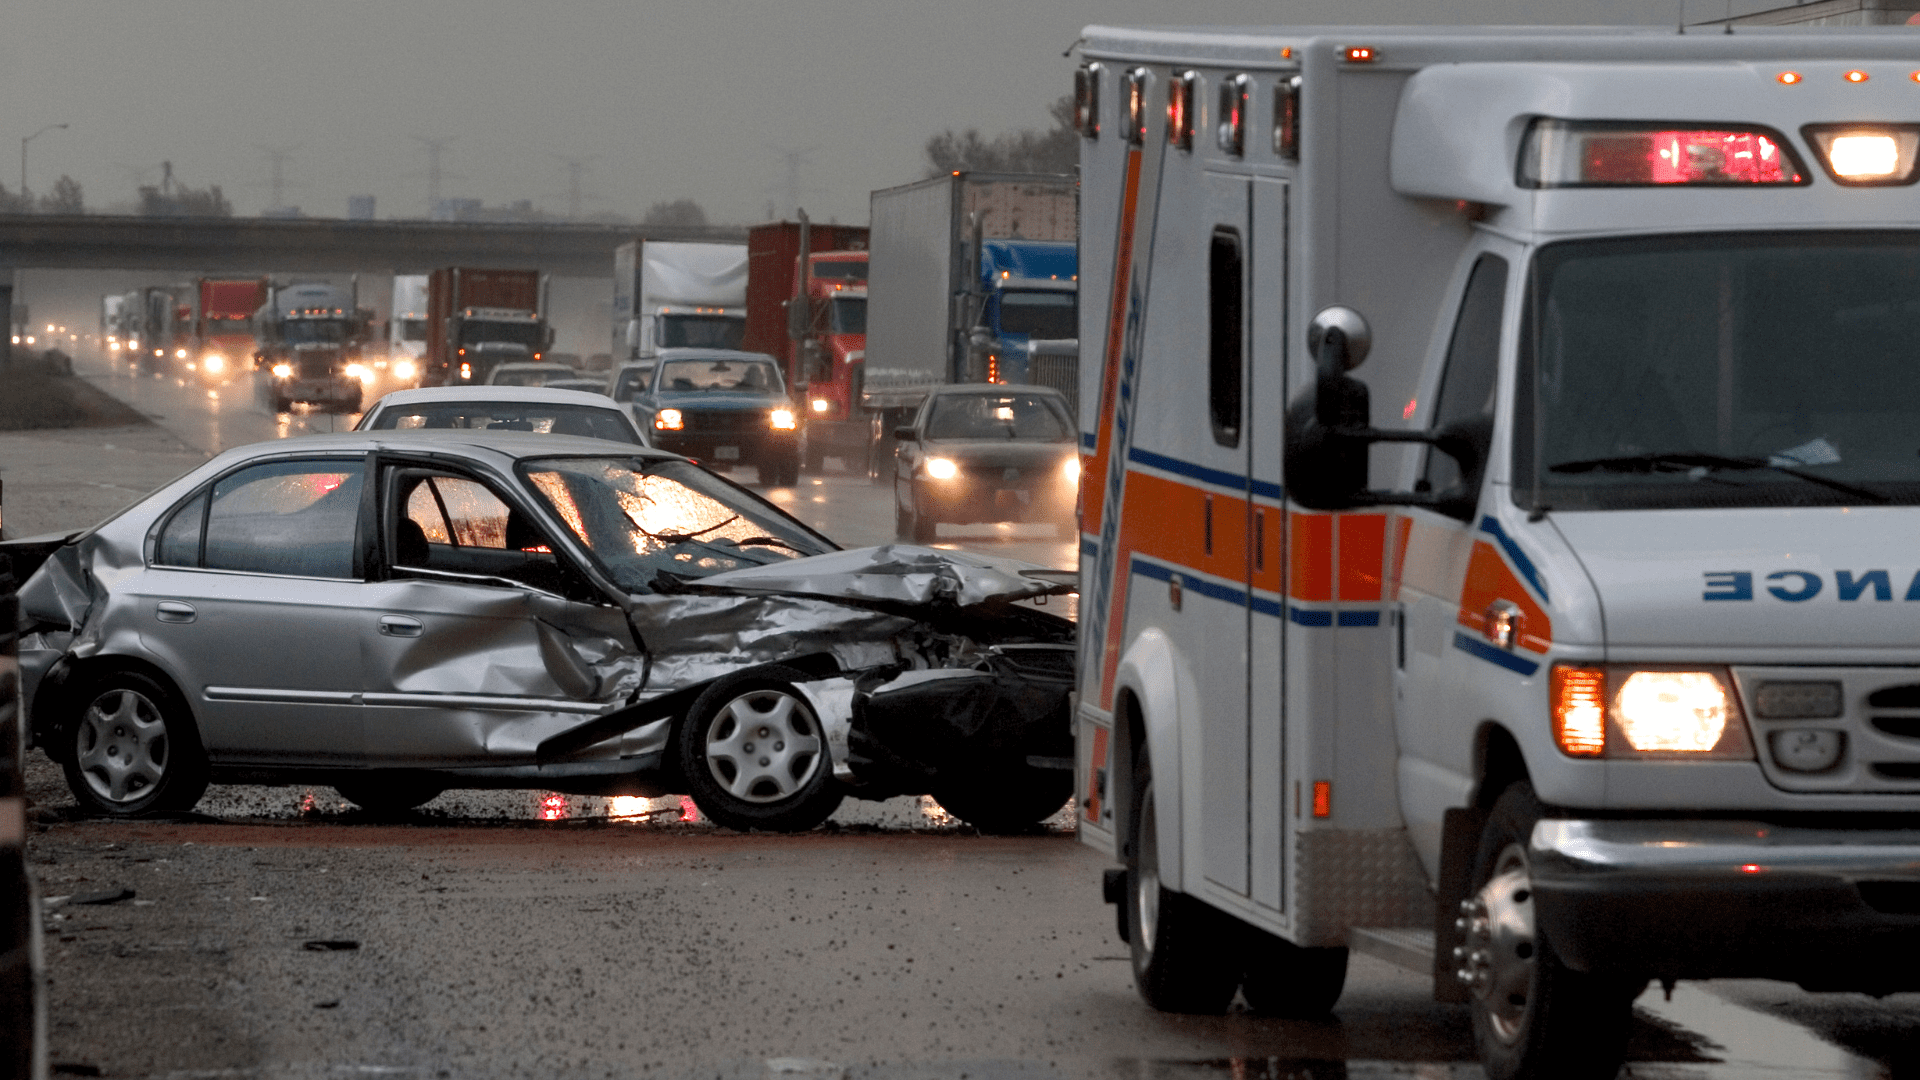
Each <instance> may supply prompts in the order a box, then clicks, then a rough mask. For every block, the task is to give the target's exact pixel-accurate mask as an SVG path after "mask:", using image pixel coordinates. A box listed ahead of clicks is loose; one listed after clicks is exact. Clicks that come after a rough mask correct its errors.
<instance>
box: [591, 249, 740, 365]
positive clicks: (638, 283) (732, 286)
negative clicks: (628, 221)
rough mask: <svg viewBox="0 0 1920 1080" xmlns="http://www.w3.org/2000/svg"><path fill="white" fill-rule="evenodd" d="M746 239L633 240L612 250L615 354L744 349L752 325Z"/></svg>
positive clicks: (636, 356) (635, 356) (629, 357)
mask: <svg viewBox="0 0 1920 1080" xmlns="http://www.w3.org/2000/svg"><path fill="white" fill-rule="evenodd" d="M746 308H747V245H745V244H707V243H693V242H684V241H674V240H633V241H629V242H627V243H625V244H622V245H620V246H619V247H618V248H617V249H615V251H614V253H613V355H614V356H616V357H619V358H621V360H622V361H623V362H625V361H634V360H648V359H651V358H653V357H654V356H655V355H656V354H657V353H658V352H659V351H660V350H661V349H679V348H699V349H738V348H740V347H741V342H742V341H743V340H744V338H745V336H746V328H747V310H746Z"/></svg>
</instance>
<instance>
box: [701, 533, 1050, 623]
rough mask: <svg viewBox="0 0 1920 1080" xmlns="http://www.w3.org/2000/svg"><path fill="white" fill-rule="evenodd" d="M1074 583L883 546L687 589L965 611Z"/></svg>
mask: <svg viewBox="0 0 1920 1080" xmlns="http://www.w3.org/2000/svg"><path fill="white" fill-rule="evenodd" d="M1074 580H1075V578H1074V576H1073V575H1072V574H1071V573H1068V572H1064V571H1059V570H1049V569H1048V568H1046V567H1044V566H1039V565H1036V564H1034V563H1030V562H1022V561H1021V560H1019V559H1003V558H998V557H995V556H992V555H978V554H974V553H973V552H966V551H948V550H943V549H938V548H928V547H918V546H915V545H911V544H881V545H879V546H877V547H865V548H854V549H852V550H850V551H835V552H831V553H829V554H826V555H815V556H812V557H811V558H806V559H794V560H792V561H790V562H783V563H774V564H772V565H769V566H756V567H751V568H749V569H746V570H729V571H727V572H726V573H723V574H715V575H713V576H712V577H706V578H701V579H700V580H699V581H697V582H690V583H689V586H688V587H689V588H692V589H699V590H703V591H704V590H724V591H727V592H734V593H781V594H785V595H793V596H810V597H817V598H821V599H827V600H841V601H855V602H864V603H873V604H882V605H888V606H899V607H945V608H971V607H978V606H981V605H985V604H996V603H1008V602H1011V601H1015V600H1026V599H1031V598H1033V597H1038V596H1051V595H1055V594H1059V593H1068V592H1073V591H1074V590H1075V588H1077V585H1075V584H1073V583H1072V582H1073V581H1074Z"/></svg>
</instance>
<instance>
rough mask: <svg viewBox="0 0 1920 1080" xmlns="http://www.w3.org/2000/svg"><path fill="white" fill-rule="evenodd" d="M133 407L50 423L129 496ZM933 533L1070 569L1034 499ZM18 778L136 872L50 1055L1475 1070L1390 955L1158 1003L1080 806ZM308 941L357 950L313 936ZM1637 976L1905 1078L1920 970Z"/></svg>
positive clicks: (312, 420)
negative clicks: (376, 810)
mask: <svg viewBox="0 0 1920 1080" xmlns="http://www.w3.org/2000/svg"><path fill="white" fill-rule="evenodd" d="M83 370H84V371H85V372H86V373H87V374H88V376H89V377H90V378H93V379H94V380H95V381H96V382H97V383H98V384H99V385H101V386H103V387H105V388H106V389H108V390H109V392H112V393H114V394H115V395H116V396H118V397H121V398H122V400H127V401H129V402H131V403H134V404H135V405H136V407H139V408H141V409H142V411H144V412H147V413H149V414H159V415H158V416H156V417H155V423H156V424H162V425H165V427H166V429H167V431H168V432H170V433H171V434H172V435H173V436H174V437H175V438H177V439H178V440H179V441H180V442H181V443H185V444H186V445H187V446H188V447H192V448H193V449H192V450H190V451H186V452H185V453H175V454H174V455H173V456H172V457H167V456H166V455H164V454H161V453H159V452H157V450H156V451H153V452H149V453H145V454H141V455H139V460H140V461H142V462H146V461H148V460H153V461H158V462H160V463H162V464H164V465H168V466H170V465H172V464H177V459H182V458H189V457H191V456H192V455H193V454H195V453H198V454H204V453H207V452H211V451H215V450H219V449H224V448H226V447H227V446H231V445H239V444H241V443H244V442H249V441H256V440H258V439H261V438H282V437H295V436H297V435H300V434H305V433H308V432H312V431H325V430H329V429H331V428H333V427H335V426H338V427H342V428H344V427H348V426H351V420H352V417H351V416H350V415H346V416H333V415H329V414H325V413H313V412H310V411H307V410H304V409H300V408H296V409H295V410H293V411H292V412H290V413H287V414H275V413H273V412H272V411H271V410H269V409H267V408H266V407H265V405H264V404H263V402H262V401H261V399H260V398H259V397H258V395H257V394H256V393H253V388H252V387H251V386H250V385H248V386H235V385H233V384H229V385H228V386H226V387H205V386H198V385H195V384H192V383H190V382H188V381H187V380H184V379H154V378H152V377H151V376H144V377H139V376H136V375H134V374H133V373H130V372H127V371H124V370H115V369H114V367H113V366H112V365H108V364H98V363H96V364H83ZM209 390H214V391H216V393H215V394H214V395H213V396H209V395H208V391H209ZM115 438H117V439H119V440H120V443H118V444H115V445H113V446H100V445H98V444H88V445H83V441H82V440H81V439H79V438H78V437H75V438H74V439H73V441H71V442H68V443H64V444H61V445H64V446H67V447H71V449H70V450H63V451H60V453H61V454H62V455H64V456H65V457H68V458H71V459H73V460H75V461H82V460H85V455H86V454H93V455H95V458H94V459H93V460H97V461H98V462H99V463H100V467H101V468H102V469H103V470H105V471H103V472H101V473H100V474H99V475H100V479H99V480H98V481H97V482H98V483H101V484H107V485H114V486H113V487H112V494H113V495H114V496H115V497H119V496H121V495H125V494H128V493H131V492H132V491H133V490H134V489H135V488H138V487H140V486H141V485H142V484H150V483H151V482H157V480H153V481H149V480H148V479H147V478H146V476H145V475H144V474H141V473H140V472H139V471H138V470H137V469H134V468H132V467H131V463H130V461H129V459H128V454H127V446H129V445H138V446H142V447H144V446H145V445H146V444H145V443H139V442H137V440H135V439H133V438H130V437H129V436H126V435H116V436H115ZM7 445H11V444H8V443H4V442H0V452H4V447H5V446H7ZM183 449H184V448H183ZM13 464H14V463H13V462H12V461H0V465H5V466H8V467H9V469H10V471H9V472H8V473H7V476H8V483H9V489H8V490H9V491H10V492H12V491H13V490H14V489H15V486H16V485H17V484H19V482H20V472H19V470H18V469H17V468H13ZM51 464H52V463H51V462H49V466H51ZM176 471H177V470H176ZM737 479H740V480H742V481H745V482H752V481H754V480H755V479H756V478H755V477H754V476H753V474H752V472H751V470H743V471H742V472H741V473H740V474H739V475H738V477H737ZM765 493H766V494H767V495H768V497H769V498H770V499H772V500H774V501H775V502H777V503H780V504H781V505H783V506H786V507H787V508H788V509H789V510H790V511H791V512H793V513H795V514H796V515H797V516H799V517H801V518H802V519H803V520H807V521H808V522H809V523H811V524H814V525H815V526H816V527H818V528H821V529H822V530H823V531H825V532H827V533H828V534H829V535H832V536H835V537H836V538H838V539H840V540H841V541H842V542H843V543H847V544H859V543H872V542H881V541H884V540H887V539H890V538H891V537H890V534H891V529H892V517H891V508H890V506H889V505H888V504H887V502H886V492H885V489H884V488H877V487H874V486H872V485H869V484H867V483H866V481H865V480H864V478H861V477H855V476H851V475H846V474H844V473H841V472H839V471H837V470H836V471H833V472H830V473H829V475H827V476H825V477H814V478H804V479H803V481H802V482H801V483H800V484H799V485H797V486H795V487H792V488H772V489H766V492H765ZM82 523H84V522H82ZM939 541H940V543H941V544H943V545H955V546H964V547H968V548H973V549H977V550H987V551H994V552H1001V553H1006V554H1013V555H1017V556H1019V557H1023V558H1029V559H1033V560H1034V561H1037V562H1043V563H1048V564H1050V565H1056V566H1070V565H1072V557H1073V543H1072V539H1071V538H1070V537H1066V536H1060V535H1057V534H1055V533H1053V532H1052V530H1050V529H1048V528H1047V527H1045V526H978V527H969V528H963V529H954V528H951V527H943V528H942V530H941V532H940V534H939ZM33 790H34V791H35V793H36V797H37V798H39V799H40V801H41V802H42V803H43V804H45V805H47V806H48V807H49V808H51V809H52V810H53V811H55V817H56V818H59V819H62V820H61V823H59V824H55V825H53V826H52V829H51V831H49V832H46V833H42V834H40V835H39V836H38V837H37V838H36V841H35V843H36V845H37V847H36V852H37V857H38V858H39V859H40V860H41V861H40V865H41V866H42V867H43V868H44V872H45V874H46V875H47V881H48V886H47V890H46V891H47V892H48V893H49V894H51V895H55V896H59V895H71V894H74V893H82V892H86V891H98V889H102V888H106V887H108V886H110V885H115V884H126V885H128V886H129V887H136V886H137V887H138V888H139V889H140V895H139V900H140V901H142V903H138V904H136V903H135V902H133V901H129V902H128V903H127V904H125V905H116V906H112V907H108V908H64V909H63V908H61V907H59V906H56V909H55V910H54V911H53V914H58V915H61V916H63V917H62V918H60V919H59V920H58V923H57V924H56V925H55V926H54V928H53V931H54V933H53V938H52V939H51V942H50V943H51V944H52V945H53V948H54V955H53V959H54V963H55V971H56V1005H57V1008H56V1049H57V1053H56V1059H57V1060H63V1061H67V1062H69V1063H74V1064H77V1065H82V1066H88V1065H90V1066H94V1067H100V1068H102V1070H103V1071H104V1072H106V1073H107V1074H109V1075H154V1076H159V1075H181V1074H183V1073H185V1072H189V1071H192V1072H196V1073H199V1074H201V1075H247V1076H263V1077H280V1076H288V1077H292V1076H303V1077H304V1076H322V1075H326V1076H336V1075H341V1074H342V1070H346V1071H354V1072H379V1073H383V1074H384V1073H392V1074H394V1075H400V1076H407V1075H420V1076H432V1077H437V1076H440V1075H447V1076H458V1077H463V1076H482V1077H484V1076H494V1075H500V1076H506V1075H525V1074H527V1073H529V1072H541V1073H552V1074H562V1075H569V1076H571V1075H590V1074H591V1075H660V1076H672V1077H680V1076H686V1077H693V1076H696V1075H699V1076H707V1075H712V1076H720V1077H726V1078H728V1080H732V1078H735V1077H752V1078H756V1080H757V1078H760V1077H768V1078H788V1080H791V1078H796V1077H798V1078H802V1080H812V1078H814V1077H820V1078H823V1080H824V1078H828V1077H833V1078H845V1080H852V1078H853V1077H856V1076H858V1077H872V1078H875V1080H879V1078H882V1077H888V1078H891V1077H902V1078H906V1077H915V1078H918V1077H928V1078H932V1077H940V1078H943V1080H944V1078H948V1077H955V1078H957V1077H962V1076H965V1077H968V1078H969V1080H971V1078H978V1077H997V1076H1006V1077H1020V1078H1023V1080H1024V1078H1026V1077H1040V1076H1047V1077H1051V1076H1121V1075H1124V1076H1127V1077H1130V1078H1132V1077H1146V1076H1153V1077H1187V1076H1192V1077H1201V1076H1207V1077H1215V1076H1217V1077H1219V1078H1220V1080H1248V1078H1249V1077H1252V1078H1259V1080H1266V1078H1273V1080H1278V1078H1279V1077H1286V1076H1302V1077H1304V1076H1313V1077H1334V1076H1383V1077H1384V1076H1396V1077H1397V1076H1409V1077H1424V1078H1439V1077H1459V1078H1462V1080H1465V1078H1472V1077H1478V1076H1480V1072H1479V1069H1478V1067H1477V1066H1476V1065H1474V1064H1472V1058H1473V1051H1472V1047H1471V1040H1470V1037H1469V1036H1468V1034H1467V1032H1466V1026H1465V1014H1464V1012H1463V1011H1462V1010H1460V1009H1458V1008H1453V1007H1445V1006H1438V1005H1434V1004H1432V1003H1431V1002H1430V1001H1429V1000H1428V990H1427V981H1426V979H1424V978H1423V977H1421V976H1419V975H1415V974H1412V973H1408V972H1405V971H1402V970H1400V969H1398V968H1394V967H1391V966H1389V965H1386V964H1384V963H1381V962H1379V961H1376V960H1373V959H1371V958H1364V957H1362V958H1357V959H1356V960H1355V965H1354V969H1353V977H1352V982H1351V984H1350V990H1349V993H1348V995H1347V996H1346V998H1344V999H1343V1001H1342V1004H1341V1006H1340V1008H1339V1009H1338V1010H1337V1012H1336V1016H1335V1018H1334V1019H1333V1020H1331V1021H1328V1022H1323V1023H1318V1024H1298V1023H1293V1024H1288V1023H1276V1022H1272V1021H1262V1020H1258V1019H1255V1018H1253V1017H1251V1016H1249V1015H1246V1014H1244V1013H1236V1014H1234V1015H1232V1016H1228V1017H1225V1018H1220V1019H1196V1018H1180V1017H1169V1016H1163V1015H1159V1014H1155V1013H1152V1012H1151V1011H1150V1010H1147V1009H1145V1008H1144V1007H1143V1006H1141V1005H1140V1004H1139V1001H1138V998H1137V996H1135V995H1134V994H1133V991H1132V989H1131V986H1130V984H1129V980H1128V976H1127V971H1126V964H1125V962H1124V960H1123V957H1124V955H1125V946H1124V945H1122V944H1121V943H1120V942H1119V941H1118V940H1117V939H1115V937H1114V935H1113V932H1112V929H1111V923H1112V912H1111V909H1110V908H1107V907H1105V906H1103V905H1101V904H1099V902H1098V894H1097V878H1098V869H1099V867H1100V866H1101V865H1102V860H1101V859H1099V858H1098V857H1097V856H1095V855H1093V854H1092V853H1091V852H1089V851H1087V850H1085V849H1083V848H1081V847H1080V846H1079V845H1078V844H1076V843H1074V842H1073V839H1072V836H1071V825H1070V822H1069V821H1067V820H1066V819H1064V818H1060V819H1056V820H1055V821H1053V822H1051V823H1050V825H1049V828H1048V829H1047V830H1045V831H1044V832H1042V833H1040V834H1038V835H1035V836H1032V837H1024V838H1016V839H1009V840H988V839H985V838H978V837H973V836H971V835H970V832H969V830H966V829H964V828H962V827H960V826H958V825H957V824H956V823H955V822H953V821H952V820H951V819H950V818H946V817H945V815H943V814H942V813H941V812H940V811H939V809H938V807H937V806H936V805H933V804H930V803H928V802H926V801H924V800H917V799H905V800H892V801H890V802H888V803H881V804H869V803H849V804H848V805H847V807H846V808H844V809H843V810H842V811H841V812H840V814H839V815H836V818H835V819H834V822H833V823H832V824H831V825H830V826H829V828H828V829H827V830H824V831H822V832H820V833H816V834H813V835H811V836H808V837H803V838H784V837H782V838H773V837H752V838H747V837H737V836H734V835H732V834H729V833H726V832H724V831H722V830H717V829H714V828H712V827H711V826H709V825H707V824H705V823H702V822H699V821H698V820H697V819H696V816H695V815H691V814H689V813H688V811H687V808H686V807H685V806H684V805H683V804H682V802H681V801H680V800H678V799H662V800H639V799H632V800H604V799H602V800H595V799H587V798H581V797H563V796H553V795H550V794H546V793H539V792H530V793H459V792H456V793H449V794H448V795H445V796H442V798H441V799H440V800H436V801H435V803H432V804H429V806H428V807H426V808H425V810H424V811H423V812H422V813H421V814H419V815H417V816H415V817H412V818H409V819H406V820H405V822H404V823H391V824H383V823H379V822H376V821H372V820H370V819H368V818H366V817H365V816H364V815H359V814H357V813H355V812H353V811H352V810H351V809H350V808H348V807H347V806H346V804H344V803H343V802H341V801H340V800H339V799H338V798H337V796H335V795H334V794H333V793H332V792H331V791H330V790H327V789H324V788H322V789H284V788H251V787H237V786H235V787H221V788H215V789H214V790H213V791H212V792H210V793H209V795H208V797H207V800H206V801H204V802H203V803H202V805H201V807H200V808H199V809H200V810H201V812H202V813H203V814H204V815H205V816H204V817H202V818H199V819H197V820H195V821H191V822H182V823H177V824H173V825H167V826H120V825H107V824H101V823H81V822H72V821H66V820H64V819H65V816H66V815H65V814H64V813H63V812H62V811H63V809H64V807H65V806H66V805H70V801H69V800H67V799H66V798H65V796H64V793H63V791H62V790H61V782H60V779H59V777H58V776H57V773H56V772H55V771H54V770H53V769H52V768H51V766H50V765H49V764H48V763H46V762H45V761H44V759H37V765H36V768H35V769H34V787H33ZM728 875H732V876H728ZM256 897H257V898H258V899H256ZM882 899H886V900H889V901H893V900H897V901H898V906H894V905H893V904H892V903H881V902H880V901H881V900H882ZM870 908H871V910H869V909H870ZM322 939H325V940H336V939H338V940H346V939H351V940H355V941H357V942H360V943H361V948H360V949H357V950H351V951H348V952H343V953H337V954H330V953H319V954H315V953H313V952H311V951H309V950H306V949H304V948H303V945H304V942H305V941H307V940H322ZM887 945H893V946H895V947H894V948H892V949H888V948H886V946H887ZM902 950H905V951H906V953H907V955H908V959H909V960H913V961H917V963H913V964H911V965H909V963H907V962H906V961H903V960H902V959H901V957H900V953H901V951H902ZM939 966H944V967H945V968H947V971H946V972H944V973H941V972H939V971H938V970H937V968H938V967H939ZM183 986H193V987H198V988H200V989H198V990H196V991H194V992H192V993H188V994H185V995H182V994H181V993H180V992H179V989H178V988H179V987H183ZM1639 1007H1640V1023H1639V1025H1638V1026H1637V1027H1636V1033H1635V1043H1634V1051H1633V1055H1632V1057H1633V1065H1632V1066H1631V1075H1632V1076H1634V1077H1661V1078H1668V1077H1671V1078H1679V1077H1690V1078H1698V1080H1721V1078H1731V1077H1746V1076H1754V1075H1766V1076H1769V1077H1775V1076H1778V1077H1809V1078H1811V1077H1858V1078H1870V1077H1888V1078H1896V1077H1903V1076H1905V1077H1913V1076H1916V1075H1920V1072H1916V1069H1920V1064H1917V1063H1916V1060H1915V1058H1914V1055H1913V1051H1912V1049H1911V1048H1912V1047H1913V1046H1914V1045H1920V995H1911V994H1909V995H1896V996H1894V997H1892V998H1889V999H1885V1000H1884V1001H1881V1002H1872V1001H1870V1000H1869V999H1866V998H1864V997H1861V996H1859V995H1834V994H1806V993H1803V992H1801V991H1799V990H1797V989H1796V988H1793V987H1790V986H1786V985H1784V984H1778V983H1766V982H1738V983H1716V984H1682V985H1681V986H1680V987H1679V988H1678V989H1677V991H1676V993H1675V995H1674V998H1673V1000H1672V1001H1670V1002H1669V1001H1667V1000H1665V999H1664V996H1663V995H1662V994H1661V992H1660V991H1659V990H1658V988H1652V989H1650V990H1649V991H1648V992H1647V993H1646V994H1645V995H1643V997H1642V998H1641V1000H1640V1002H1639ZM102 1016H111V1017H113V1022H112V1023H99V1022H94V1021H93V1020H91V1019H89V1018H96V1017H102ZM183 1021H190V1023H188V1024H187V1026H185V1027H181V1026H180V1025H181V1024H182V1022H183ZM181 1031H187V1032H191V1034H190V1035H188V1036H186V1037H182V1036H181V1035H180V1034H179V1033H180V1032H181Z"/></svg>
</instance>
